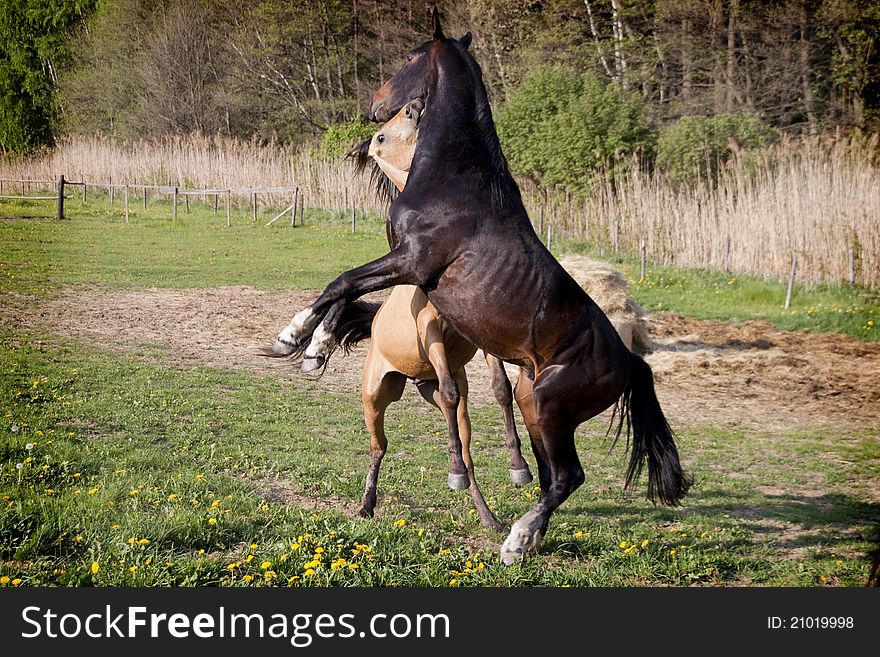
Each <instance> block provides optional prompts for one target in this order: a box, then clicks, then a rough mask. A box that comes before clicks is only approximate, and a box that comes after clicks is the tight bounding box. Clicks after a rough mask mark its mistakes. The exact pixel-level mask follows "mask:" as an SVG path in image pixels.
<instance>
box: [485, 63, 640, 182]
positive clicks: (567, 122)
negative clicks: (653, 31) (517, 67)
mask: <svg viewBox="0 0 880 657" xmlns="http://www.w3.org/2000/svg"><path fill="white" fill-rule="evenodd" d="M497 126H498V135H499V138H500V139H501V144H502V147H503V149H504V152H505V155H506V156H507V159H508V163H509V164H510V167H511V170H512V171H513V173H515V174H517V175H524V176H528V177H530V178H532V179H533V180H535V181H537V182H540V183H542V184H543V185H545V186H553V185H562V186H564V187H566V188H568V189H571V190H573V191H586V190H588V189H590V187H591V186H592V185H593V183H594V181H595V179H596V175H597V174H598V173H599V172H600V171H601V170H602V168H603V166H604V165H605V164H606V163H607V162H609V161H610V160H620V161H622V160H624V159H625V158H624V157H623V156H625V155H628V154H630V153H633V152H642V153H650V152H651V151H652V150H653V147H654V135H653V133H652V131H651V129H650V128H649V127H648V125H647V123H646V121H645V117H644V112H643V106H642V102H641V100H640V99H639V98H638V97H637V96H635V95H633V94H628V93H625V92H622V91H620V90H619V89H617V88H616V87H614V86H613V85H610V84H607V83H605V82H603V81H601V80H599V79H598V78H597V77H595V76H594V75H591V74H578V73H575V72H574V71H572V70H570V69H566V68H562V67H547V68H543V69H540V70H538V71H537V72H536V73H534V74H533V75H531V76H529V77H528V78H526V79H525V80H524V81H523V83H522V84H521V85H520V86H519V88H517V89H516V90H515V91H514V92H512V93H511V94H510V97H509V100H508V101H507V103H505V104H504V106H503V107H502V108H501V109H500V111H499V112H498V120H497Z"/></svg>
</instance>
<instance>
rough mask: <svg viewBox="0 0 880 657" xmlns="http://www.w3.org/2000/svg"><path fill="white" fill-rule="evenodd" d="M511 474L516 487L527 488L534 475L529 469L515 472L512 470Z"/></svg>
mask: <svg viewBox="0 0 880 657" xmlns="http://www.w3.org/2000/svg"><path fill="white" fill-rule="evenodd" d="M509 472H510V481H511V482H513V485H514V486H525V485H526V484H527V483H529V482H530V481H532V473H531V471H530V470H529V469H528V468H523V469H522V470H514V469H513V468H511V469H510V470H509Z"/></svg>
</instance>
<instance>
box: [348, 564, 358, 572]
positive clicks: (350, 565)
mask: <svg viewBox="0 0 880 657" xmlns="http://www.w3.org/2000/svg"><path fill="white" fill-rule="evenodd" d="M348 567H349V568H350V569H351V570H357V569H358V568H360V565H358V564H356V563H350V564H348Z"/></svg>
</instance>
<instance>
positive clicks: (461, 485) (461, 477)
mask: <svg viewBox="0 0 880 657" xmlns="http://www.w3.org/2000/svg"><path fill="white" fill-rule="evenodd" d="M446 483H447V484H448V485H449V487H450V488H451V489H452V490H467V489H468V486H470V481H469V480H468V476H467V475H466V474H453V473H451V472H450V473H449V475H448V476H447V477H446Z"/></svg>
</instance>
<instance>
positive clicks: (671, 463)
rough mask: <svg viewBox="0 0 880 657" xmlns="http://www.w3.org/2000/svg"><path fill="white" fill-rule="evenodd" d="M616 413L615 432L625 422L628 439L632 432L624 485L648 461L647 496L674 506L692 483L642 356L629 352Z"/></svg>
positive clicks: (637, 474)
mask: <svg viewBox="0 0 880 657" xmlns="http://www.w3.org/2000/svg"><path fill="white" fill-rule="evenodd" d="M615 413H616V414H619V423H618V426H617V436H618V437H620V434H621V433H622V431H623V424H624V421H625V422H626V434H627V442H630V434H631V435H632V440H631V443H632V445H631V447H632V451H631V453H630V460H629V466H628V467H627V470H626V487H627V488H629V487H630V486H631V485H632V484H634V483H635V482H636V481H638V479H639V476H640V475H641V474H642V467H643V466H644V464H645V463H646V462H647V464H648V499H650V500H651V501H652V502H656V501H657V499H658V498H659V500H660V502H662V503H663V504H667V505H669V506H677V505H678V504H679V502H680V501H681V498H682V497H684V494H685V493H687V491H688V488H690V486H691V484H692V483H693V479H692V478H691V477H690V476H689V475H687V474H685V472H684V470H683V469H682V467H681V461H680V460H679V458H678V450H677V449H676V448H675V435H674V434H673V433H672V429H670V428H669V423H668V422H667V421H666V417H665V416H664V415H663V410H662V409H661V408H660V402H659V401H658V400H657V394H656V392H655V391H654V375H653V373H652V372H651V367H650V366H649V365H648V364H647V363H646V362H645V361H644V360H642V358H641V357H639V356H637V355H635V354H633V353H630V376H629V382H628V383H627V386H626V389H625V390H624V392H623V395H622V396H621V398H620V400H619V401H618V406H617V408H616V409H615Z"/></svg>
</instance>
